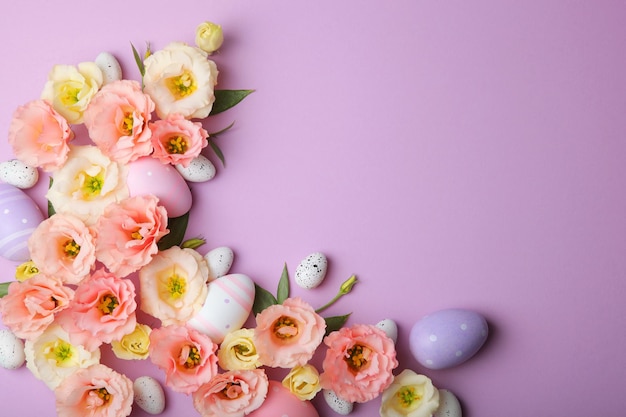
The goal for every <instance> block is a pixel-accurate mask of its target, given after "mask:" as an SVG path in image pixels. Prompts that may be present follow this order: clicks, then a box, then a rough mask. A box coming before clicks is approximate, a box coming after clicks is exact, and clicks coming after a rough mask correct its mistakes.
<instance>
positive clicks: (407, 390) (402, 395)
mask: <svg viewBox="0 0 626 417" xmlns="http://www.w3.org/2000/svg"><path fill="white" fill-rule="evenodd" d="M395 397H396V399H397V400H398V405H400V407H401V408H402V409H410V410H414V409H416V408H417V406H418V405H419V403H420V402H421V401H422V398H423V395H422V393H418V392H417V390H416V389H415V387H414V386H411V385H406V386H403V387H402V388H400V389H399V390H398V392H396V395H395Z"/></svg>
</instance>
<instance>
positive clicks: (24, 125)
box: [9, 100, 74, 172]
mask: <svg viewBox="0 0 626 417" xmlns="http://www.w3.org/2000/svg"><path fill="white" fill-rule="evenodd" d="M73 138H74V132H72V130H71V129H70V125H69V123H68V122H67V120H65V118H64V117H63V116H61V115H60V114H59V113H58V112H57V111H56V110H54V108H52V106H51V105H50V103H48V102H47V101H44V100H34V101H31V102H29V103H26V104H25V105H23V106H20V107H18V108H17V110H15V113H14V114H13V119H12V120H11V124H10V125H9V144H10V145H11V147H12V148H13V153H15V156H16V157H17V159H19V160H20V161H22V162H23V163H25V164H26V165H29V166H32V167H39V168H41V169H43V170H44V171H48V172H50V171H54V170H56V169H57V168H59V167H60V166H61V165H63V163H65V161H66V160H67V154H68V153H69V151H70V147H69V145H68V143H69V141H70V140H72V139H73Z"/></svg>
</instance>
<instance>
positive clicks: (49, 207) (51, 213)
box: [48, 177, 56, 217]
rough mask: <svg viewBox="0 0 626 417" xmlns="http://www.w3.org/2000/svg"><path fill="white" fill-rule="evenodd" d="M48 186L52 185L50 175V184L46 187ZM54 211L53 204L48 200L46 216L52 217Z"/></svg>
mask: <svg viewBox="0 0 626 417" xmlns="http://www.w3.org/2000/svg"><path fill="white" fill-rule="evenodd" d="M50 187H52V177H50V184H48V189H50ZM54 213H56V211H55V210H54V206H53V205H52V203H51V202H50V200H48V217H52V216H53V215H54Z"/></svg>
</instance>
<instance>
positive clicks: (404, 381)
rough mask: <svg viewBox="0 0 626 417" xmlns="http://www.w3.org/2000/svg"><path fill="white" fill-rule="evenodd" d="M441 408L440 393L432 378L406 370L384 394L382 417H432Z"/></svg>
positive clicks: (381, 408)
mask: <svg viewBox="0 0 626 417" xmlns="http://www.w3.org/2000/svg"><path fill="white" fill-rule="evenodd" d="M438 407H439V391H438V390H437V388H435V387H434V386H433V383H432V381H431V380H430V378H428V377H427V376H424V375H420V374H417V373H415V372H413V371H411V370H410V369H405V370H404V371H402V372H401V373H400V375H398V376H396V377H395V379H394V381H393V383H392V384H391V385H390V386H389V387H388V388H387V389H386V390H385V391H383V394H382V403H381V405H380V415H381V417H430V416H431V415H432V414H433V413H434V412H435V411H436V410H437V408H438Z"/></svg>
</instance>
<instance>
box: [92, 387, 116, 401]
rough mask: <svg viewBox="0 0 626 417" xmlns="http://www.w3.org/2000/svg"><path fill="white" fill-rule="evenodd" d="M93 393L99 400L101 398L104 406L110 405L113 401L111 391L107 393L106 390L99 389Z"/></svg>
mask: <svg viewBox="0 0 626 417" xmlns="http://www.w3.org/2000/svg"><path fill="white" fill-rule="evenodd" d="M91 391H92V392H93V393H94V394H96V395H97V396H98V398H100V399H101V400H102V402H103V403H104V404H106V403H108V402H109V400H110V399H111V394H109V391H107V389H106V388H97V389H93V390H91Z"/></svg>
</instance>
